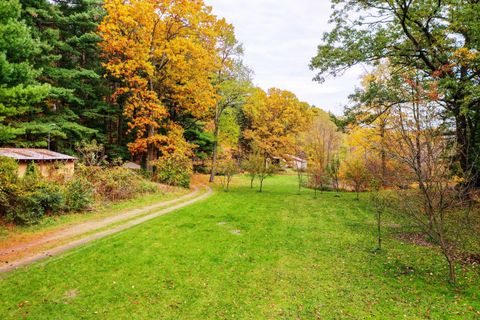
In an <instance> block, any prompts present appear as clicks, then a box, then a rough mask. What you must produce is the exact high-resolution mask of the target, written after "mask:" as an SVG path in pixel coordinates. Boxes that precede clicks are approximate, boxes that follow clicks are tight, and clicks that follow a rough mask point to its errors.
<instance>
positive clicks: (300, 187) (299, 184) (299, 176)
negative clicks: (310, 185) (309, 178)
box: [297, 168, 302, 193]
mask: <svg viewBox="0 0 480 320" xmlns="http://www.w3.org/2000/svg"><path fill="white" fill-rule="evenodd" d="M297 175H298V193H300V192H301V191H302V172H301V171H300V170H299V169H298V168H297Z"/></svg>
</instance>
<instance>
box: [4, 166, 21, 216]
mask: <svg viewBox="0 0 480 320" xmlns="http://www.w3.org/2000/svg"><path fill="white" fill-rule="evenodd" d="M17 180H18V164H17V162H16V161H15V160H13V159H10V158H7V157H0V216H3V217H5V216H6V215H7V212H9V211H10V210H11V207H12V202H13V199H12V194H15V193H17V189H18V185H17Z"/></svg>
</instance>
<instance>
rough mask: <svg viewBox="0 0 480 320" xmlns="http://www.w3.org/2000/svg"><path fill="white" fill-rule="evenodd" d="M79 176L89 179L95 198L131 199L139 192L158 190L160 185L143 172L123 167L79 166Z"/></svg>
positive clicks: (105, 199)
mask: <svg viewBox="0 0 480 320" xmlns="http://www.w3.org/2000/svg"><path fill="white" fill-rule="evenodd" d="M77 177H79V178H81V179H85V180H87V181H89V182H90V183H91V185H92V187H93V191H94V194H95V200H98V201H117V200H123V199H130V198H133V197H135V196H136V195H138V194H144V193H152V192H156V191H158V186H157V185H156V184H155V183H153V182H151V181H149V180H147V179H145V178H144V177H143V176H142V175H141V174H139V173H136V172H135V171H133V170H130V169H127V168H122V167H110V168H101V167H86V166H78V168H77Z"/></svg>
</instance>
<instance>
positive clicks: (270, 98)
mask: <svg viewBox="0 0 480 320" xmlns="http://www.w3.org/2000/svg"><path fill="white" fill-rule="evenodd" d="M243 113H244V115H245V118H246V121H247V128H246V129H245V130H244V132H243V136H244V139H245V140H246V141H248V143H249V144H250V148H251V149H252V150H253V152H255V153H258V154H259V155H260V156H261V159H262V162H263V163H262V166H256V167H258V168H262V170H260V171H259V172H258V173H257V176H258V178H259V179H260V191H261V190H262V186H263V179H264V178H265V177H266V176H268V175H270V174H271V172H270V170H267V169H268V168H267V167H268V166H269V161H270V162H271V161H272V160H273V159H275V158H284V157H285V156H287V154H289V153H294V152H295V139H296V136H297V135H298V134H300V133H301V132H302V131H304V130H305V128H306V127H307V126H308V124H309V120H310V118H311V116H312V111H311V107H310V105H309V104H307V103H305V102H301V101H300V100H298V98H297V97H296V96H295V94H293V93H291V92H289V91H285V90H280V89H276V88H272V89H269V90H268V92H265V91H263V90H262V89H260V88H255V89H254V90H253V92H252V94H251V95H250V97H249V99H248V100H247V102H246V103H245V105H244V106H243Z"/></svg>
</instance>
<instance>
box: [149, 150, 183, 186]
mask: <svg viewBox="0 0 480 320" xmlns="http://www.w3.org/2000/svg"><path fill="white" fill-rule="evenodd" d="M155 168H156V171H155V177H156V180H158V181H160V182H163V183H166V184H169V185H171V186H180V187H183V188H189V187H190V176H191V174H192V162H191V160H190V159H189V158H188V157H185V156H183V155H180V154H177V155H175V154H173V155H170V156H167V157H162V158H161V159H160V160H159V161H158V162H157V163H156V166H155Z"/></svg>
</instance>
